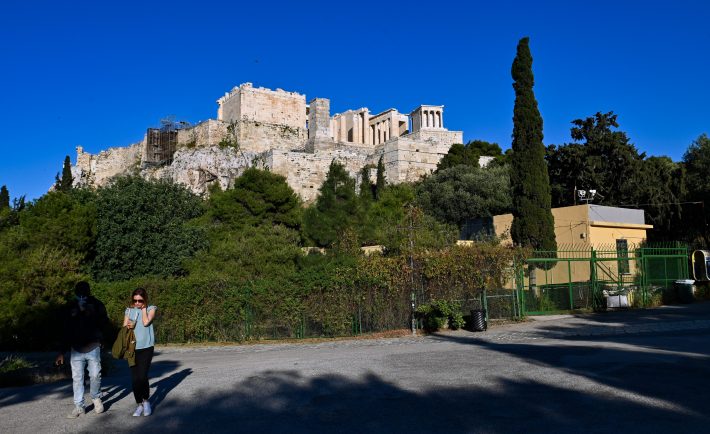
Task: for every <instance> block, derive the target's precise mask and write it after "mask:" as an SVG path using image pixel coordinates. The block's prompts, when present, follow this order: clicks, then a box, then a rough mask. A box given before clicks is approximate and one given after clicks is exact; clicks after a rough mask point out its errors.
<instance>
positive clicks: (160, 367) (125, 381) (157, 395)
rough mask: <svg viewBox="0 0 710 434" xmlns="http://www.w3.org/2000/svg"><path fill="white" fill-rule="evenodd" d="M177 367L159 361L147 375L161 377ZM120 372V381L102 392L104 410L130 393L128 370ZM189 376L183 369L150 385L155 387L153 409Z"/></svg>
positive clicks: (168, 361) (172, 362)
mask: <svg viewBox="0 0 710 434" xmlns="http://www.w3.org/2000/svg"><path fill="white" fill-rule="evenodd" d="M178 366H180V363H179V362H175V361H172V360H166V361H159V362H156V363H153V364H152V366H151V367H150V371H149V373H148V375H149V376H153V377H161V376H163V375H165V374H167V373H169V372H172V371H174V370H175V369H176V368H177V367H178ZM122 371H123V372H122V373H119V374H118V376H120V380H119V381H118V382H117V383H115V384H113V385H112V386H110V387H109V389H108V390H107V391H105V392H104V395H103V403H104V408H105V409H106V410H108V409H110V408H111V406H112V405H113V404H115V403H117V402H119V401H120V400H122V399H123V398H125V397H126V396H128V395H130V394H131V393H132V386H131V374H130V370H128V369H123V370H122ZM190 374H192V369H189V368H188V369H183V370H182V371H180V372H176V373H173V374H172V375H170V376H168V377H165V378H163V379H161V380H158V381H157V382H154V383H152V384H151V387H155V389H156V390H155V392H154V393H153V394H152V396H151V403H152V404H153V407H156V406H157V405H159V404H160V402H162V401H163V399H165V397H166V396H167V394H168V393H170V391H171V390H173V389H174V388H175V387H176V386H177V385H178V384H180V383H181V382H182V380H184V379H185V378H186V377H187V376H188V375H190ZM88 410H90V409H88Z"/></svg>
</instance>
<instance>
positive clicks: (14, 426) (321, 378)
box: [0, 303, 710, 433]
mask: <svg viewBox="0 0 710 434" xmlns="http://www.w3.org/2000/svg"><path fill="white" fill-rule="evenodd" d="M119 364H120V366H121V368H120V369H119V370H118V371H117V372H114V373H112V374H111V375H110V376H107V377H105V378H104V379H103V382H102V390H103V393H104V402H105V405H106V408H107V411H106V412H105V413H104V414H100V415H97V414H94V413H93V412H90V413H87V414H86V415H85V416H82V417H80V418H78V419H74V420H68V419H65V418H64V416H65V415H66V414H67V413H68V412H69V411H70V410H71V408H72V403H71V384H70V383H69V382H59V383H53V384H46V385H38V386H31V387H24V388H9V389H0V432H2V433H16V432H17V433H24V432H27V433H43V432H100V431H104V432H107V433H108V432H127V431H133V432H136V431H137V430H146V429H147V430H154V431H157V432H162V433H170V432H258V433H271V432H275V433H301V432H303V433H321V432H322V433H338V432H343V433H362V432H374V433H379V432H382V433H384V432H387V433H391V432H407V433H420V432H421V433H425V432H426V433H431V432H472V433H498V432H505V433H507V432H525V433H529V432H532V433H535V432H544V433H551V432H552V433H555V432H560V433H570V432H616V431H627V432H639V431H643V432H645V433H649V432H650V433H655V432H659V433H660V432H664V433H668V432H673V433H681V432H707V427H708V423H709V422H710V417H709V416H708V414H710V412H709V411H708V392H707V391H708V390H710V303H696V304H692V305H684V306H669V307H664V308H659V309H649V310H637V311H627V312H612V313H606V314H590V315H577V316H572V315H556V316H551V317H540V318H535V320H533V321H527V322H524V323H513V324H505V325H502V326H498V327H495V328H492V329H490V330H489V331H487V332H482V333H470V332H465V331H456V332H448V333H440V334H435V335H429V336H416V337H412V336H408V337H401V338H386V339H369V340H344V341H326V342H317V343H288V344H264V345H242V346H240V345H235V346H219V347H209V346H204V347H199V346H190V347H168V346H162V347H159V348H158V350H157V355H156V357H155V358H154V361H153V367H152V368H151V391H152V398H151V401H152V402H153V407H154V414H153V415H152V416H150V417H140V418H133V417H131V413H132V412H133V409H134V406H135V403H134V400H133V397H132V394H131V391H130V390H131V389H130V382H129V376H128V370H127V368H125V367H124V366H123V362H119ZM87 399H88V397H87ZM90 409H91V408H90V407H89V410H90Z"/></svg>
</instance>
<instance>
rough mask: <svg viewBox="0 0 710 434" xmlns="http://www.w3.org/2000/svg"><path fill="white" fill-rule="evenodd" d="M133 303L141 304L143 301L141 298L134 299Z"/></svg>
mask: <svg viewBox="0 0 710 434" xmlns="http://www.w3.org/2000/svg"><path fill="white" fill-rule="evenodd" d="M133 302H134V303H143V299H142V298H134V299H133Z"/></svg>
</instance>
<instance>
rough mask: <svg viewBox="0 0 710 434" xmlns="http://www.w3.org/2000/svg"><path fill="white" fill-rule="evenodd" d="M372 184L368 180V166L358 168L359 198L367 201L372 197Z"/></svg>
mask: <svg viewBox="0 0 710 434" xmlns="http://www.w3.org/2000/svg"><path fill="white" fill-rule="evenodd" d="M373 196H374V186H373V185H372V182H370V166H369V165H368V166H365V167H363V168H362V170H360V199H361V200H362V201H363V202H365V203H368V202H370V201H371V200H372V199H373Z"/></svg>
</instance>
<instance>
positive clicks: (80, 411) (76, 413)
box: [67, 406, 84, 419]
mask: <svg viewBox="0 0 710 434" xmlns="http://www.w3.org/2000/svg"><path fill="white" fill-rule="evenodd" d="M82 414H84V407H76V406H75V407H74V409H73V410H72V411H71V413H69V414H68V415H67V419H76V418H77V417H79V416H81V415H82Z"/></svg>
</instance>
